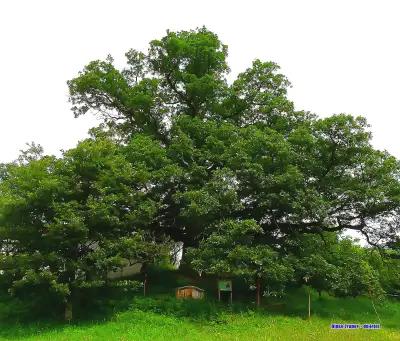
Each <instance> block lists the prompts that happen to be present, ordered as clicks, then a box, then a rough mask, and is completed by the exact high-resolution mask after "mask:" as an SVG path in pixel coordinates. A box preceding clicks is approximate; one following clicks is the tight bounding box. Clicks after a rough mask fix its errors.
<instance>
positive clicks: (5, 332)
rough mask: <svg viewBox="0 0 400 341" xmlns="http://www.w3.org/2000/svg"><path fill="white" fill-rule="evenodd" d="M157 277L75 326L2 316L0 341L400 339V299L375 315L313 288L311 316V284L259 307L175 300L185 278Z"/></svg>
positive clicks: (244, 300) (363, 303) (101, 303)
mask: <svg viewBox="0 0 400 341" xmlns="http://www.w3.org/2000/svg"><path fill="white" fill-rule="evenodd" d="M153 278H154V280H153V285H152V287H151V288H150V289H151V291H150V294H149V296H146V297H143V296H142V294H141V292H136V293H127V294H125V295H122V296H121V295H114V296H112V295H111V296H108V297H107V298H104V299H102V300H98V301H97V305H96V306H94V307H92V309H91V310H87V309H80V310H79V314H78V315H77V317H76V319H75V320H74V322H71V323H69V324H67V323H64V322H61V321H59V320H54V319H36V318H35V317H34V316H31V317H30V318H29V319H28V320H20V321H15V320H14V321H10V320H8V321H2V322H1V323H2V326H1V330H0V340H48V341H50V340H51V341H53V340H54V341H61V340H63V341H73V340H121V341H123V340H400V323H399V321H400V302H398V301H393V300H387V301H383V302H375V307H376V312H375V310H374V307H373V305H372V302H371V300H370V299H369V298H366V297H358V298H335V297H332V296H329V295H328V294H326V293H323V294H322V297H319V296H318V294H317V293H316V292H314V291H313V292H312V309H311V312H312V316H311V319H310V320H308V318H307V313H308V311H307V302H308V297H307V292H308V291H307V290H308V289H307V288H297V289H292V290H290V292H288V294H287V296H285V297H284V298H282V299H277V298H275V299H272V298H264V301H263V305H262V307H261V308H258V309H257V308H256V307H255V305H254V302H253V301H252V300H251V296H248V297H238V298H236V299H235V300H234V303H233V304H232V305H230V304H228V303H227V302H218V301H216V300H215V297H214V295H213V294H212V291H211V289H208V292H209V295H208V296H207V297H206V299H205V300H177V299H176V298H175V297H174V296H173V290H170V289H166V288H169V287H171V286H173V285H174V284H177V282H178V284H179V282H180V283H182V282H184V280H185V279H184V278H183V277H182V276H181V277H180V275H179V276H176V277H175V282H173V281H172V279H173V275H171V274H170V276H169V277H168V273H164V274H159V278H157V277H154V276H153ZM161 278H164V282H162V281H161ZM210 285H211V284H210ZM205 286H206V285H205ZM162 288H164V289H163V290H162ZM331 323H357V324H364V323H381V329H380V330H366V329H358V330H334V329H331Z"/></svg>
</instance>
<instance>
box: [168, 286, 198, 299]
mask: <svg viewBox="0 0 400 341" xmlns="http://www.w3.org/2000/svg"><path fill="white" fill-rule="evenodd" d="M175 293H176V298H194V299H197V300H198V299H202V298H204V290H203V289H200V288H198V287H195V286H192V285H187V286H184V287H179V288H176V290H175Z"/></svg>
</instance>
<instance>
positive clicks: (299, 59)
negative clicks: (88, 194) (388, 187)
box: [0, 0, 400, 162]
mask: <svg viewBox="0 0 400 341" xmlns="http://www.w3.org/2000/svg"><path fill="white" fill-rule="evenodd" d="M397 3H398V4H397ZM399 17H400V2H398V1H385V0H380V1H366V0H364V1H356V0H347V1H338V0H336V1H322V0H319V1H307V0H302V1H296V0H293V1H282V0H281V1H252V0H247V1H239V0H237V1H235V0H230V1H227V0H224V1H221V0H220V1H218V0H213V1H205V0H202V1H190V0H186V1H183V0H182V1H171V0H168V1H152V0H147V1H117V0H114V1H107V2H106V1H99V0H97V1H89V0H81V1H72V0H69V1H39V0H35V1H18V0H13V1H1V2H0V48H1V50H0V162H6V161H11V160H13V159H16V158H17V156H18V151H19V149H21V148H24V144H25V142H29V141H35V142H37V143H40V144H42V145H43V146H44V148H45V152H47V153H50V154H54V153H55V154H58V151H59V150H60V149H68V148H71V147H73V146H75V145H76V143H77V141H78V140H80V139H82V138H84V137H85V136H86V132H87V129H88V128H89V127H91V126H93V125H94V123H95V120H94V119H93V117H84V118H79V119H74V118H73V115H72V112H71V111H70V109H69V108H70V104H69V103H68V101H67V98H68V97H67V86H66V81H67V80H68V79H71V78H72V77H74V76H75V75H76V74H77V72H78V71H79V70H81V69H82V67H83V66H84V65H85V64H87V63H88V62H89V61H90V60H93V59H104V58H105V57H106V55H107V54H108V53H110V54H112V55H113V56H114V57H115V59H116V61H117V62H118V63H120V62H121V61H122V58H123V55H124V53H125V52H126V51H127V50H128V49H129V48H136V49H142V50H146V49H147V44H148V42H149V41H150V40H152V39H156V38H160V37H162V36H163V35H164V33H165V30H166V29H168V28H169V29H171V30H181V29H191V28H196V27H197V26H202V25H206V26H207V28H209V29H211V30H213V31H214V32H216V33H217V34H218V35H219V37H220V38H221V40H222V41H223V42H224V43H225V44H228V45H229V63H230V66H231V69H232V72H233V73H234V74H236V73H238V72H240V71H242V70H244V69H245V68H246V67H248V66H250V64H251V61H252V60H253V59H255V58H260V59H262V60H265V61H266V60H272V61H275V62H277V63H278V64H280V65H281V67H282V72H283V73H284V74H286V75H287V76H288V78H289V79H290V81H291V82H292V84H293V88H292V89H291V90H290V93H289V94H290V98H291V99H292V100H293V101H294V102H295V104H296V107H297V108H298V109H306V110H311V111H313V112H315V113H318V114H320V115H324V116H325V115H330V114H333V113H340V112H346V113H352V114H355V115H360V114H361V115H364V116H366V117H367V119H368V121H369V123H370V124H371V125H372V132H373V135H374V140H373V142H374V145H375V146H376V147H378V148H380V149H387V150H388V151H389V152H391V153H392V154H394V155H396V156H397V157H400V148H399V143H398V138H397V136H398V129H399V127H398V123H399V120H400V118H399V114H400V113H399V110H400V109H399V103H398V99H399V98H400V97H399V94H398V91H399V85H398V82H399V80H400V63H399V62H400V48H399V40H400V39H399V33H400V19H399Z"/></svg>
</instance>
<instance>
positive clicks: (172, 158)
mask: <svg viewBox="0 0 400 341" xmlns="http://www.w3.org/2000/svg"><path fill="white" fill-rule="evenodd" d="M227 55H228V51H227V46H226V45H224V44H223V43H222V42H221V41H220V40H219V38H218V36H217V35H216V34H215V33H213V32H210V31H209V30H207V29H206V28H205V27H202V28H198V29H196V30H191V31H180V32H171V31H167V34H166V35H165V36H164V37H162V38H161V39H158V40H153V41H151V42H150V46H149V49H148V51H147V52H146V53H144V52H140V51H136V50H130V51H128V52H127V53H126V58H127V65H126V67H125V68H123V69H122V70H119V69H118V68H117V67H116V66H115V65H114V62H113V59H112V58H111V57H110V56H109V57H107V59H106V60H104V61H101V60H95V61H92V62H89V63H88V64H87V65H86V66H85V67H84V68H83V70H82V71H81V72H80V73H79V74H78V75H77V76H76V77H75V78H73V79H71V80H69V81H68V87H69V92H70V101H71V103H72V110H73V112H74V114H75V116H76V117H78V116H81V115H84V114H86V113H88V112H92V113H96V114H98V115H99V116H100V117H101V118H102V120H103V121H102V123H101V125H100V126H99V127H97V128H93V129H91V131H90V138H88V139H86V140H84V141H81V142H80V143H79V144H78V145H77V146H76V147H75V148H73V149H71V150H68V151H65V152H64V153H63V155H62V157H61V158H55V157H53V156H43V150H42V148H41V147H40V146H39V145H35V144H31V145H29V146H28V149H27V150H26V151H22V154H21V156H20V158H19V160H18V162H13V163H10V164H2V165H0V250H1V254H0V282H1V283H2V284H1V285H3V286H4V287H5V288H7V289H9V292H10V293H11V294H13V295H15V296H16V297H22V296H24V295H25V293H26V292H27V291H29V293H30V295H33V296H35V295H36V296H37V297H39V296H40V295H41V296H43V295H46V294H48V295H50V294H51V295H54V297H55V298H54V299H55V300H58V301H60V300H61V301H64V302H66V303H68V301H69V300H73V296H74V295H78V296H79V292H80V291H81V290H83V289H87V288H90V286H93V287H99V286H102V285H105V284H106V283H107V273H108V272H109V271H111V270H115V269H117V268H120V267H122V266H124V265H125V264H127V261H130V262H138V263H144V264H147V263H149V264H151V263H157V262H160V261H162V262H164V263H165V259H166V258H168V257H169V252H170V250H171V249H172V243H173V242H174V241H176V242H183V245H184V258H187V256H190V257H191V261H192V265H193V267H194V268H196V269H197V270H199V271H205V272H209V273H215V274H217V273H218V274H222V273H225V274H226V273H230V274H236V275H240V276H243V277H246V278H248V279H251V281H254V280H255V281H256V282H257V279H259V280H261V279H262V280H263V281H264V282H265V284H267V285H271V286H275V287H282V286H283V285H284V284H288V283H291V284H292V285H294V284H293V283H294V282H296V284H298V285H300V284H301V283H302V278H303V277H304V276H306V275H307V276H309V277H310V278H311V279H310V281H311V282H310V285H312V286H313V287H315V288H316V289H317V290H320V291H322V290H328V291H329V292H331V293H336V294H337V295H343V296H345V295H353V296H354V295H360V294H368V295H375V296H378V295H380V294H382V290H383V289H384V290H386V291H392V292H395V291H398V290H399V287H398V281H397V280H396V276H397V275H398V273H399V271H398V260H395V258H394V257H392V259H391V260H390V261H387V260H383V259H378V258H376V257H375V258H371V257H368V256H367V255H366V251H365V250H363V249H361V248H357V247H355V246H353V245H352V244H351V243H350V242H346V241H343V242H338V241H337V240H335V238H336V233H340V232H342V231H344V230H346V229H351V230H356V231H359V232H360V233H362V234H363V235H364V236H365V237H366V239H367V241H368V242H369V243H370V244H371V245H375V246H376V245H378V244H379V245H381V246H384V247H387V248H391V249H392V250H391V251H390V252H386V251H385V252H386V253H385V255H386V256H389V255H390V256H394V255H397V254H398V252H397V249H398V248H397V249H396V247H397V246H398V245H397V244H396V243H398V226H399V225H398V221H397V220H398V215H399V214H398V213H399V207H400V182H399V179H400V164H399V162H398V160H396V159H395V158H394V157H393V156H391V155H389V154H388V153H387V152H382V151H378V150H375V149H374V148H373V147H372V145H371V134H370V132H369V130H368V124H367V122H366V120H365V119H364V118H362V117H353V116H352V115H348V114H339V115H333V116H330V117H326V118H318V117H317V116H316V115H314V114H310V113H308V112H304V111H296V110H295V109H294V104H293V103H292V102H291V101H290V100H289V99H288V98H287V89H288V87H289V86H290V83H289V81H288V80H287V78H286V77H285V76H284V75H282V74H281V73H279V72H280V71H279V66H278V65H277V64H275V63H273V62H265V61H260V60H255V61H254V62H253V63H252V65H251V66H250V67H249V68H248V69H246V70H245V71H244V72H242V73H240V74H239V75H238V76H237V77H236V79H235V80H234V81H233V82H232V83H228V81H227V79H226V78H227V75H228V72H229V67H228V64H227ZM327 233H331V236H333V237H329V238H331V239H329V242H328V244H326V243H325V244H321V243H319V242H317V239H316V238H315V237H311V236H312V235H314V236H327ZM332 238H333V239H332ZM308 239H309V240H308ZM313 244H314V245H313ZM317 245H318V247H317ZM396 245H397V246H396ZM190 247H191V248H192V249H191V250H190V251H189V252H186V249H187V248H190ZM184 261H185V259H184ZM388 265H389V267H391V269H390V270H387V269H388Z"/></svg>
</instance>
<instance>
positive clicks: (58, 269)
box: [0, 131, 170, 319]
mask: <svg viewBox="0 0 400 341" xmlns="http://www.w3.org/2000/svg"><path fill="white" fill-rule="evenodd" d="M95 132H96V131H94V133H95ZM152 147H153V149H151V148H152ZM141 150H142V151H143V153H139V152H140V151H141ZM162 154H163V153H162V151H160V149H159V148H158V149H157V146H154V143H152V141H151V140H149V139H146V138H141V137H137V138H135V139H133V140H132V141H131V143H130V144H129V145H127V146H125V147H121V146H119V145H118V144H116V143H115V142H113V141H112V140H111V139H109V138H108V137H107V136H104V134H103V135H101V134H97V135H96V134H95V135H94V136H93V137H92V138H89V139H87V140H84V141H82V142H80V143H79V144H78V146H77V147H76V148H74V149H71V150H69V151H67V152H65V153H64V155H63V157H62V158H60V159H56V158H55V157H38V158H35V159H34V158H31V157H30V158H29V162H22V163H19V164H9V165H7V167H5V171H4V172H3V174H2V180H1V181H0V193H1V195H0V249H1V250H3V252H2V254H1V255H0V270H1V276H2V282H3V283H4V282H6V283H7V285H8V287H9V289H10V292H11V293H12V294H14V295H15V296H22V297H24V296H33V298H34V299H36V300H37V299H42V298H43V294H46V293H47V294H49V293H50V294H53V296H54V299H55V300H57V299H58V301H64V303H65V314H66V318H67V319H70V318H72V304H73V302H74V301H75V296H76V295H77V294H78V293H79V291H80V289H81V288H86V287H93V286H103V285H105V284H106V282H107V273H108V272H109V271H113V270H116V269H117V268H120V267H123V266H124V265H125V264H126V262H127V261H130V262H137V263H146V262H153V261H155V260H156V259H158V258H159V257H161V256H162V255H164V254H166V255H167V254H168V248H167V247H165V246H166V245H167V244H166V243H165V238H163V235H162V233H158V234H157V235H156V234H154V233H153V232H152V231H151V230H149V229H148V226H149V225H150V224H151V222H152V220H153V219H154V216H155V214H156V212H157V205H158V202H157V194H156V191H152V192H151V193H150V189H149V188H148V186H149V183H152V186H154V187H156V183H157V181H158V178H163V179H164V180H165V178H166V177H168V176H170V175H168V170H167V171H165V172H164V171H163V170H162V169H163V167H164V166H165V165H166V163H168V162H166V161H165V162H163V155H162ZM23 155H25V156H26V155H27V154H26V153H25V154H23ZM29 155H30V154H29ZM149 155H151V157H149ZM157 156H159V157H158V159H157V158H156V157H157ZM25 159H26V157H25V158H22V159H21V160H22V161H24V160H25ZM164 159H165V157H164ZM164 245H165V246H164Z"/></svg>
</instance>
